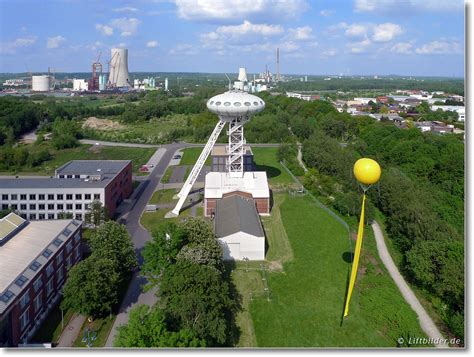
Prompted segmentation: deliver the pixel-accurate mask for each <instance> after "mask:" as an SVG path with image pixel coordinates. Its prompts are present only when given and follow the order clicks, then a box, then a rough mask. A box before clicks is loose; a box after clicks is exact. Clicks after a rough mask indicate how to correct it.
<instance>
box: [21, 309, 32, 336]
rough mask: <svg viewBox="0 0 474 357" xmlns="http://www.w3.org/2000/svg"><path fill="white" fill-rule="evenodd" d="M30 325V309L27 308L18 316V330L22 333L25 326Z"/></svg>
mask: <svg viewBox="0 0 474 357" xmlns="http://www.w3.org/2000/svg"><path fill="white" fill-rule="evenodd" d="M29 323H30V308H27V309H26V311H25V312H24V313H23V314H22V315H21V316H20V329H21V331H23V330H24V329H25V328H26V326H28V324H29Z"/></svg>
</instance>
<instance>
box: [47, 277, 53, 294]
mask: <svg viewBox="0 0 474 357" xmlns="http://www.w3.org/2000/svg"><path fill="white" fill-rule="evenodd" d="M52 292H53V278H51V279H49V280H48V283H47V284H46V296H47V297H48V296H49V295H51V293H52Z"/></svg>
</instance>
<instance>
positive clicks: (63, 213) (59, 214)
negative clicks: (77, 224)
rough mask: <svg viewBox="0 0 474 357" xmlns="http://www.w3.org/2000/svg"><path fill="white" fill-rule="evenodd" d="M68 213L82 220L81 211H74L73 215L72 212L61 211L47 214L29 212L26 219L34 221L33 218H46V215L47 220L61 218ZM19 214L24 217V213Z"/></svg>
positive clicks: (40, 219)
mask: <svg viewBox="0 0 474 357" xmlns="http://www.w3.org/2000/svg"><path fill="white" fill-rule="evenodd" d="M69 213H70V214H71V216H72V217H74V218H75V219H77V220H78V221H82V214H81V213H76V214H75V215H73V213H72V212H61V213H58V214H54V213H48V214H47V215H46V214H45V213H39V214H36V213H30V214H29V215H28V219H29V220H30V221H34V220H39V221H42V220H44V219H46V217H48V219H49V220H51V219H61V218H64V217H66V215H65V214H69ZM21 216H22V217H23V218H26V214H22V215H21Z"/></svg>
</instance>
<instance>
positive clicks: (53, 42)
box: [46, 36, 66, 48]
mask: <svg viewBox="0 0 474 357" xmlns="http://www.w3.org/2000/svg"><path fill="white" fill-rule="evenodd" d="M64 41H66V39H65V38H64V37H62V36H55V37H48V42H47V45H46V47H48V48H58V47H59V46H61V44H62V43H63V42H64Z"/></svg>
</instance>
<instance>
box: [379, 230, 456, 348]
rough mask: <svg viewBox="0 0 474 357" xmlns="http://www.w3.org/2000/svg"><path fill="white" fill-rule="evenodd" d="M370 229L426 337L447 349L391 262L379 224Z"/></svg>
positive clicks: (426, 314) (436, 329)
mask: <svg viewBox="0 0 474 357" xmlns="http://www.w3.org/2000/svg"><path fill="white" fill-rule="evenodd" d="M372 229H373V230H374V235H375V241H376V243H377V251H378V253H379V256H380V259H381V260H382V262H383V263H384V265H385V267H386V268H387V270H388V272H389V274H390V276H391V277H392V279H393V280H394V281H395V284H396V285H397V287H398V289H399V290H400V292H401V293H402V295H403V297H404V298H405V300H406V301H407V302H408V304H409V305H410V306H411V308H412V309H413V310H414V311H415V313H416V314H417V315H418V320H419V322H420V326H421V328H422V329H423V331H424V332H425V333H426V335H427V336H428V337H429V338H431V339H432V341H441V343H434V346H435V347H441V348H447V347H449V346H448V345H447V344H446V343H444V341H445V338H444V337H443V335H442V334H441V332H440V331H439V330H438V328H437V327H436V325H435V323H434V322H433V320H432V319H431V317H430V316H429V315H428V313H427V312H426V310H425V309H424V308H423V306H422V305H421V303H420V301H419V300H418V299H417V297H416V295H415V294H414V293H413V291H412V290H411V289H410V287H409V286H408V284H407V283H406V281H405V279H404V278H403V277H402V275H401V274H400V272H399V271H398V269H397V266H396V265H395V263H394V262H393V259H392V257H391V256H390V253H389V252H388V249H387V246H386V244H385V239H384V237H383V233H382V229H381V228H380V226H379V224H378V223H377V222H375V221H374V223H372Z"/></svg>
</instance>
